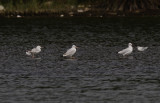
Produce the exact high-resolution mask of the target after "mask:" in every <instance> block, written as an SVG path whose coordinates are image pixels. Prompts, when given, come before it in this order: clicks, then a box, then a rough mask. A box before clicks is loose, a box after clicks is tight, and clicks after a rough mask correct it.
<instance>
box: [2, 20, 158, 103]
mask: <svg viewBox="0 0 160 103" xmlns="http://www.w3.org/2000/svg"><path fill="white" fill-rule="evenodd" d="M0 21H1V22H0V101H1V103H160V60H159V59H160V46H159V45H160V18H158V17H152V18H151V17H140V18H25V19H23V18H22V19H2V18H1V19H0ZM129 42H131V43H133V46H134V47H136V46H137V45H140V46H148V47H149V49H148V50H146V51H144V52H138V51H137V50H136V49H134V51H133V53H132V55H131V56H130V57H127V58H123V57H121V56H119V55H118V54H117V52H118V51H120V50H122V49H124V48H126V47H127V45H128V43H129ZM72 44H75V45H76V46H78V47H79V48H78V50H77V53H76V54H75V58H76V59H74V60H66V59H64V58H63V57H62V54H63V53H65V52H66V50H67V49H68V48H70V47H71V46H72ZM37 45H41V46H43V47H44V48H43V49H42V52H41V53H39V54H38V55H36V57H37V58H40V59H32V58H30V57H28V56H26V55H25V51H26V50H29V49H32V48H33V47H35V46H37Z"/></svg>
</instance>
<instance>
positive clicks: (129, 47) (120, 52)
mask: <svg viewBox="0 0 160 103" xmlns="http://www.w3.org/2000/svg"><path fill="white" fill-rule="evenodd" d="M132 51H133V47H132V43H128V48H126V49H123V50H121V51H119V52H118V54H122V55H123V56H126V55H129V54H131V53H132Z"/></svg>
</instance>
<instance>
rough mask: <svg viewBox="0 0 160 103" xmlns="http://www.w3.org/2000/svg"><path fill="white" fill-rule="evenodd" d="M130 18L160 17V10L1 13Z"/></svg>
mask: <svg viewBox="0 0 160 103" xmlns="http://www.w3.org/2000/svg"><path fill="white" fill-rule="evenodd" d="M128 16H133V17H134V16H160V10H146V11H136V12H121V11H116V12H112V11H105V10H88V11H80V12H78V10H77V11H61V12H50V11H45V12H44V11H43V12H5V11H3V12H0V17H4V18H21V17H128Z"/></svg>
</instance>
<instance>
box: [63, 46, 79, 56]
mask: <svg viewBox="0 0 160 103" xmlns="http://www.w3.org/2000/svg"><path fill="white" fill-rule="evenodd" d="M76 48H77V47H76V46H75V45H72V48H70V49H68V50H67V52H66V53H64V54H63V57H70V58H72V56H73V55H74V54H75V53H76Z"/></svg>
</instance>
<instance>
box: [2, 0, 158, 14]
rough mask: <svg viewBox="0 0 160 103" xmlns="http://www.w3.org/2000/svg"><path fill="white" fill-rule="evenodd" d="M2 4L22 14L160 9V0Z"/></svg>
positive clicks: (17, 1) (6, 1)
mask: <svg viewBox="0 0 160 103" xmlns="http://www.w3.org/2000/svg"><path fill="white" fill-rule="evenodd" d="M0 4H1V5H3V6H4V8H5V11H4V12H5V13H21V14H23V13H58V12H70V11H77V10H78V9H79V8H81V9H83V10H84V9H86V7H89V8H90V9H88V10H92V11H94V10H95V11H97V10H101V11H103V12H106V13H107V12H123V13H126V12H135V13H138V12H141V11H146V10H160V0H0ZM88 10H87V11H88Z"/></svg>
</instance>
